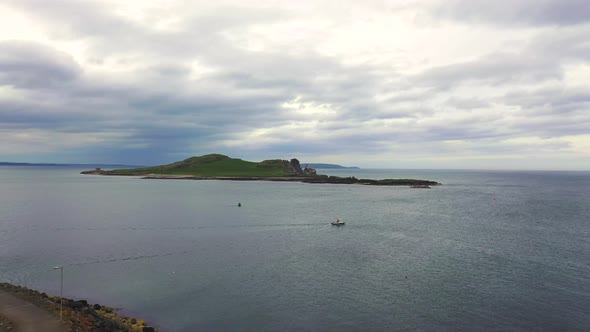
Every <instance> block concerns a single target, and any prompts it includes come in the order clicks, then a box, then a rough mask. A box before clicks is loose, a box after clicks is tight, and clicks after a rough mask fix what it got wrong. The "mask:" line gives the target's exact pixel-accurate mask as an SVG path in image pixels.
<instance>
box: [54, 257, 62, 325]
mask: <svg viewBox="0 0 590 332" xmlns="http://www.w3.org/2000/svg"><path fill="white" fill-rule="evenodd" d="M53 269H54V270H60V284H59V320H61V321H63V318H64V317H63V306H64V297H63V291H64V267H63V266H56V267H54V268H53Z"/></svg>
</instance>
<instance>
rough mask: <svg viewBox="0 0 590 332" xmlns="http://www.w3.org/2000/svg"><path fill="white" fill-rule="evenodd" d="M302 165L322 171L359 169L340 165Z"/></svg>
mask: <svg viewBox="0 0 590 332" xmlns="http://www.w3.org/2000/svg"><path fill="white" fill-rule="evenodd" d="M302 165H307V166H309V167H313V168H323V169H339V168H340V169H360V168H359V167H356V166H351V167H347V166H341V165H336V164H322V163H303V164H302Z"/></svg>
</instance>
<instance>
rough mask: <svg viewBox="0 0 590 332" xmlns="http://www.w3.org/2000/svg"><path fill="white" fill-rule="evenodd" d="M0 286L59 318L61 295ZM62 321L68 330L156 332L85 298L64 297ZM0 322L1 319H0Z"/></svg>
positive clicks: (9, 285) (0, 321) (142, 323)
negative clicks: (90, 302)
mask: <svg viewBox="0 0 590 332" xmlns="http://www.w3.org/2000/svg"><path fill="white" fill-rule="evenodd" d="M0 289H1V290H3V291H5V292H8V293H10V294H12V295H14V296H16V297H19V298H21V299H23V300H25V301H28V302H31V303H33V304H35V305H36V306H38V307H40V308H43V309H46V310H47V311H49V312H50V313H52V314H53V315H54V316H56V317H58V318H59V311H60V298H59V296H49V295H47V294H46V293H42V292H39V291H37V290H34V289H30V288H26V287H22V286H16V285H12V284H9V283H0ZM63 320H64V323H65V325H66V326H67V328H69V330H70V331H79V332H94V331H113V332H115V331H120V332H155V331H157V329H155V328H153V327H151V326H149V325H147V323H146V322H145V321H144V320H141V319H137V318H133V317H128V316H124V315H119V314H118V313H117V310H116V309H115V308H111V307H107V306H103V305H100V304H94V305H92V304H89V303H88V301H86V300H73V299H68V298H65V297H64V298H63ZM0 323H2V320H1V318H0Z"/></svg>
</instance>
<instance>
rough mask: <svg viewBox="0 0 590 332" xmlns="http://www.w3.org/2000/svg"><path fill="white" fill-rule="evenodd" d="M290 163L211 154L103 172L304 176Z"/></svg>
mask: <svg viewBox="0 0 590 332" xmlns="http://www.w3.org/2000/svg"><path fill="white" fill-rule="evenodd" d="M300 171H301V170H300V169H299V171H297V169H296V168H294V167H293V166H292V165H291V163H290V162H289V161H287V160H280V159H275V160H265V161H262V162H252V161H245V160H242V159H236V158H230V157H228V156H224V155H221V154H208V155H204V156H201V157H191V158H188V159H185V160H182V161H177V162H175V163H172V164H168V165H161V166H154V167H143V168H133V169H115V170H112V171H103V174H105V175H147V174H169V175H194V176H203V177H209V176H210V177H224V176H227V177H238V176H244V177H275V176H276V177H282V176H301V175H303V174H301V172H300Z"/></svg>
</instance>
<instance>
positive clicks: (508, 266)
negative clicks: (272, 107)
mask: <svg viewBox="0 0 590 332" xmlns="http://www.w3.org/2000/svg"><path fill="white" fill-rule="evenodd" d="M79 171H80V169H77V168H68V167H0V281H8V282H12V283H16V284H20V285H24V286H28V287H33V288H36V289H39V290H43V291H47V292H49V293H52V294H59V272H57V271H54V270H52V267H53V266H55V265H62V264H63V265H65V269H64V296H66V297H71V298H85V299H88V300H89V302H92V303H101V304H106V305H110V306H115V307H120V308H122V309H123V312H124V313H126V314H131V315H138V316H140V317H142V318H145V319H147V320H148V321H150V322H152V323H155V325H157V326H158V327H160V328H161V330H162V331H220V330H221V331H223V330H232V331H240V330H245V331H253V330H254V331H283V330H292V331H302V330H308V331H317V330H326V331H365V330H373V331H384V330H416V329H417V330H425V331H429V330H474V329H479V330H588V328H589V327H590V173H589V172H479V171H435V170H420V171H409V170H342V171H334V170H330V171H328V170H324V171H323V173H328V174H334V175H346V176H349V175H354V176H357V177H366V178H423V179H431V180H436V181H439V182H442V183H444V185H443V186H440V187H436V188H433V189H431V190H421V189H410V188H406V187H371V186H360V185H318V184H301V183H271V182H225V181H176V180H168V181H166V180H141V179H137V178H129V177H99V176H83V175H79V174H78V173H79ZM238 202H241V203H242V207H241V208H239V207H237V203H238ZM335 217H340V219H342V220H345V221H347V224H346V225H345V226H343V227H335V226H331V225H330V224H329V222H330V221H331V220H332V219H333V218H335Z"/></svg>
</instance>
